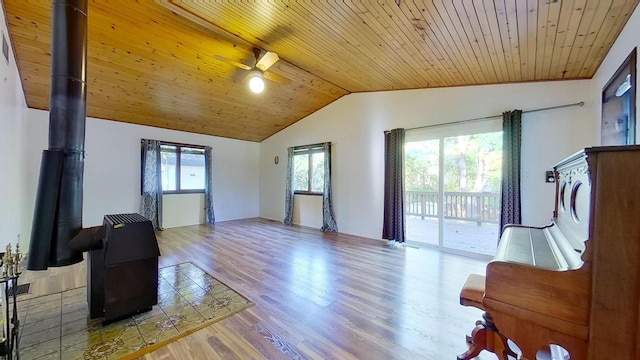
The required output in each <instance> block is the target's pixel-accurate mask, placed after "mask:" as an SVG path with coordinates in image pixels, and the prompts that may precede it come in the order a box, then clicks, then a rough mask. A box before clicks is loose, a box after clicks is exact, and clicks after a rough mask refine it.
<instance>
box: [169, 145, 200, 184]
mask: <svg viewBox="0 0 640 360" xmlns="http://www.w3.org/2000/svg"><path fill="white" fill-rule="evenodd" d="M160 161H161V171H162V192H163V193H165V194H167V193H168V194H177V193H194V192H204V187H205V180H206V175H205V166H204V148H203V147H201V146H194V145H178V144H170V143H162V145H160Z"/></svg>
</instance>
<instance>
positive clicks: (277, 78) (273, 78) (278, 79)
mask: <svg viewBox="0 0 640 360" xmlns="http://www.w3.org/2000/svg"><path fill="white" fill-rule="evenodd" d="M262 77H263V78H265V79H267V80H271V81H273V82H277V83H279V84H283V85H287V84H290V83H291V80H289V79H287V78H286V77H284V76H281V75H278V74H276V73H272V72H270V71H265V72H264V73H262Z"/></svg>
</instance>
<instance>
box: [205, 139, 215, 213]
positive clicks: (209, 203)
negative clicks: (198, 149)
mask: <svg viewBox="0 0 640 360" xmlns="http://www.w3.org/2000/svg"><path fill="white" fill-rule="evenodd" d="M204 171H205V179H204V181H205V185H204V207H205V211H206V213H205V216H204V222H205V224H214V223H215V222H216V215H215V214H214V213H213V157H212V156H211V147H210V146H205V148H204Z"/></svg>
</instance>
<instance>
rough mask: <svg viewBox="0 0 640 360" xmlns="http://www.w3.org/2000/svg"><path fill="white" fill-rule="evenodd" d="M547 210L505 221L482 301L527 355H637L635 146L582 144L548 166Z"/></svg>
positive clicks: (638, 164) (639, 172) (639, 225)
mask: <svg viewBox="0 0 640 360" xmlns="http://www.w3.org/2000/svg"><path fill="white" fill-rule="evenodd" d="M554 173H555V178H556V196H555V198H556V201H555V209H554V210H553V219H552V222H551V224H550V225H548V226H544V227H528V226H521V225H507V226H505V228H504V231H503V234H502V236H501V238H500V242H499V245H498V251H497V255H496V257H495V258H494V259H493V260H492V261H491V262H490V263H489V264H488V265H487V268H486V275H485V278H486V280H485V292H484V298H483V300H482V301H483V305H484V307H485V310H486V312H487V313H488V314H490V315H491V316H492V317H493V322H494V324H495V326H496V328H497V329H498V331H499V332H500V333H501V334H502V335H504V336H505V337H507V338H509V339H511V340H512V341H513V342H514V343H515V344H517V345H518V347H519V348H520V350H521V351H522V355H523V357H524V358H526V359H536V353H537V352H538V350H540V349H543V348H545V347H547V346H548V345H550V344H554V345H559V346H561V347H563V348H564V349H566V350H567V351H568V352H569V354H570V356H571V359H572V360H605V359H617V360H622V359H640V146H610V147H592V148H587V149H584V150H582V151H580V152H578V153H576V154H574V155H572V156H570V157H568V158H567V159H565V160H563V161H561V162H560V163H558V164H557V165H556V166H555V167H554Z"/></svg>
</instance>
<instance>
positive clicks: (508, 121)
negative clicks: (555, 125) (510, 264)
mask: <svg viewBox="0 0 640 360" xmlns="http://www.w3.org/2000/svg"><path fill="white" fill-rule="evenodd" d="M521 122H522V110H513V111H505V112H504V113H502V202H501V205H500V235H502V228H503V227H504V226H505V225H506V224H520V223H521V222H522V219H521V214H520V147H521V146H520V143H521V138H522V135H521V132H522V124H521Z"/></svg>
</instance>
